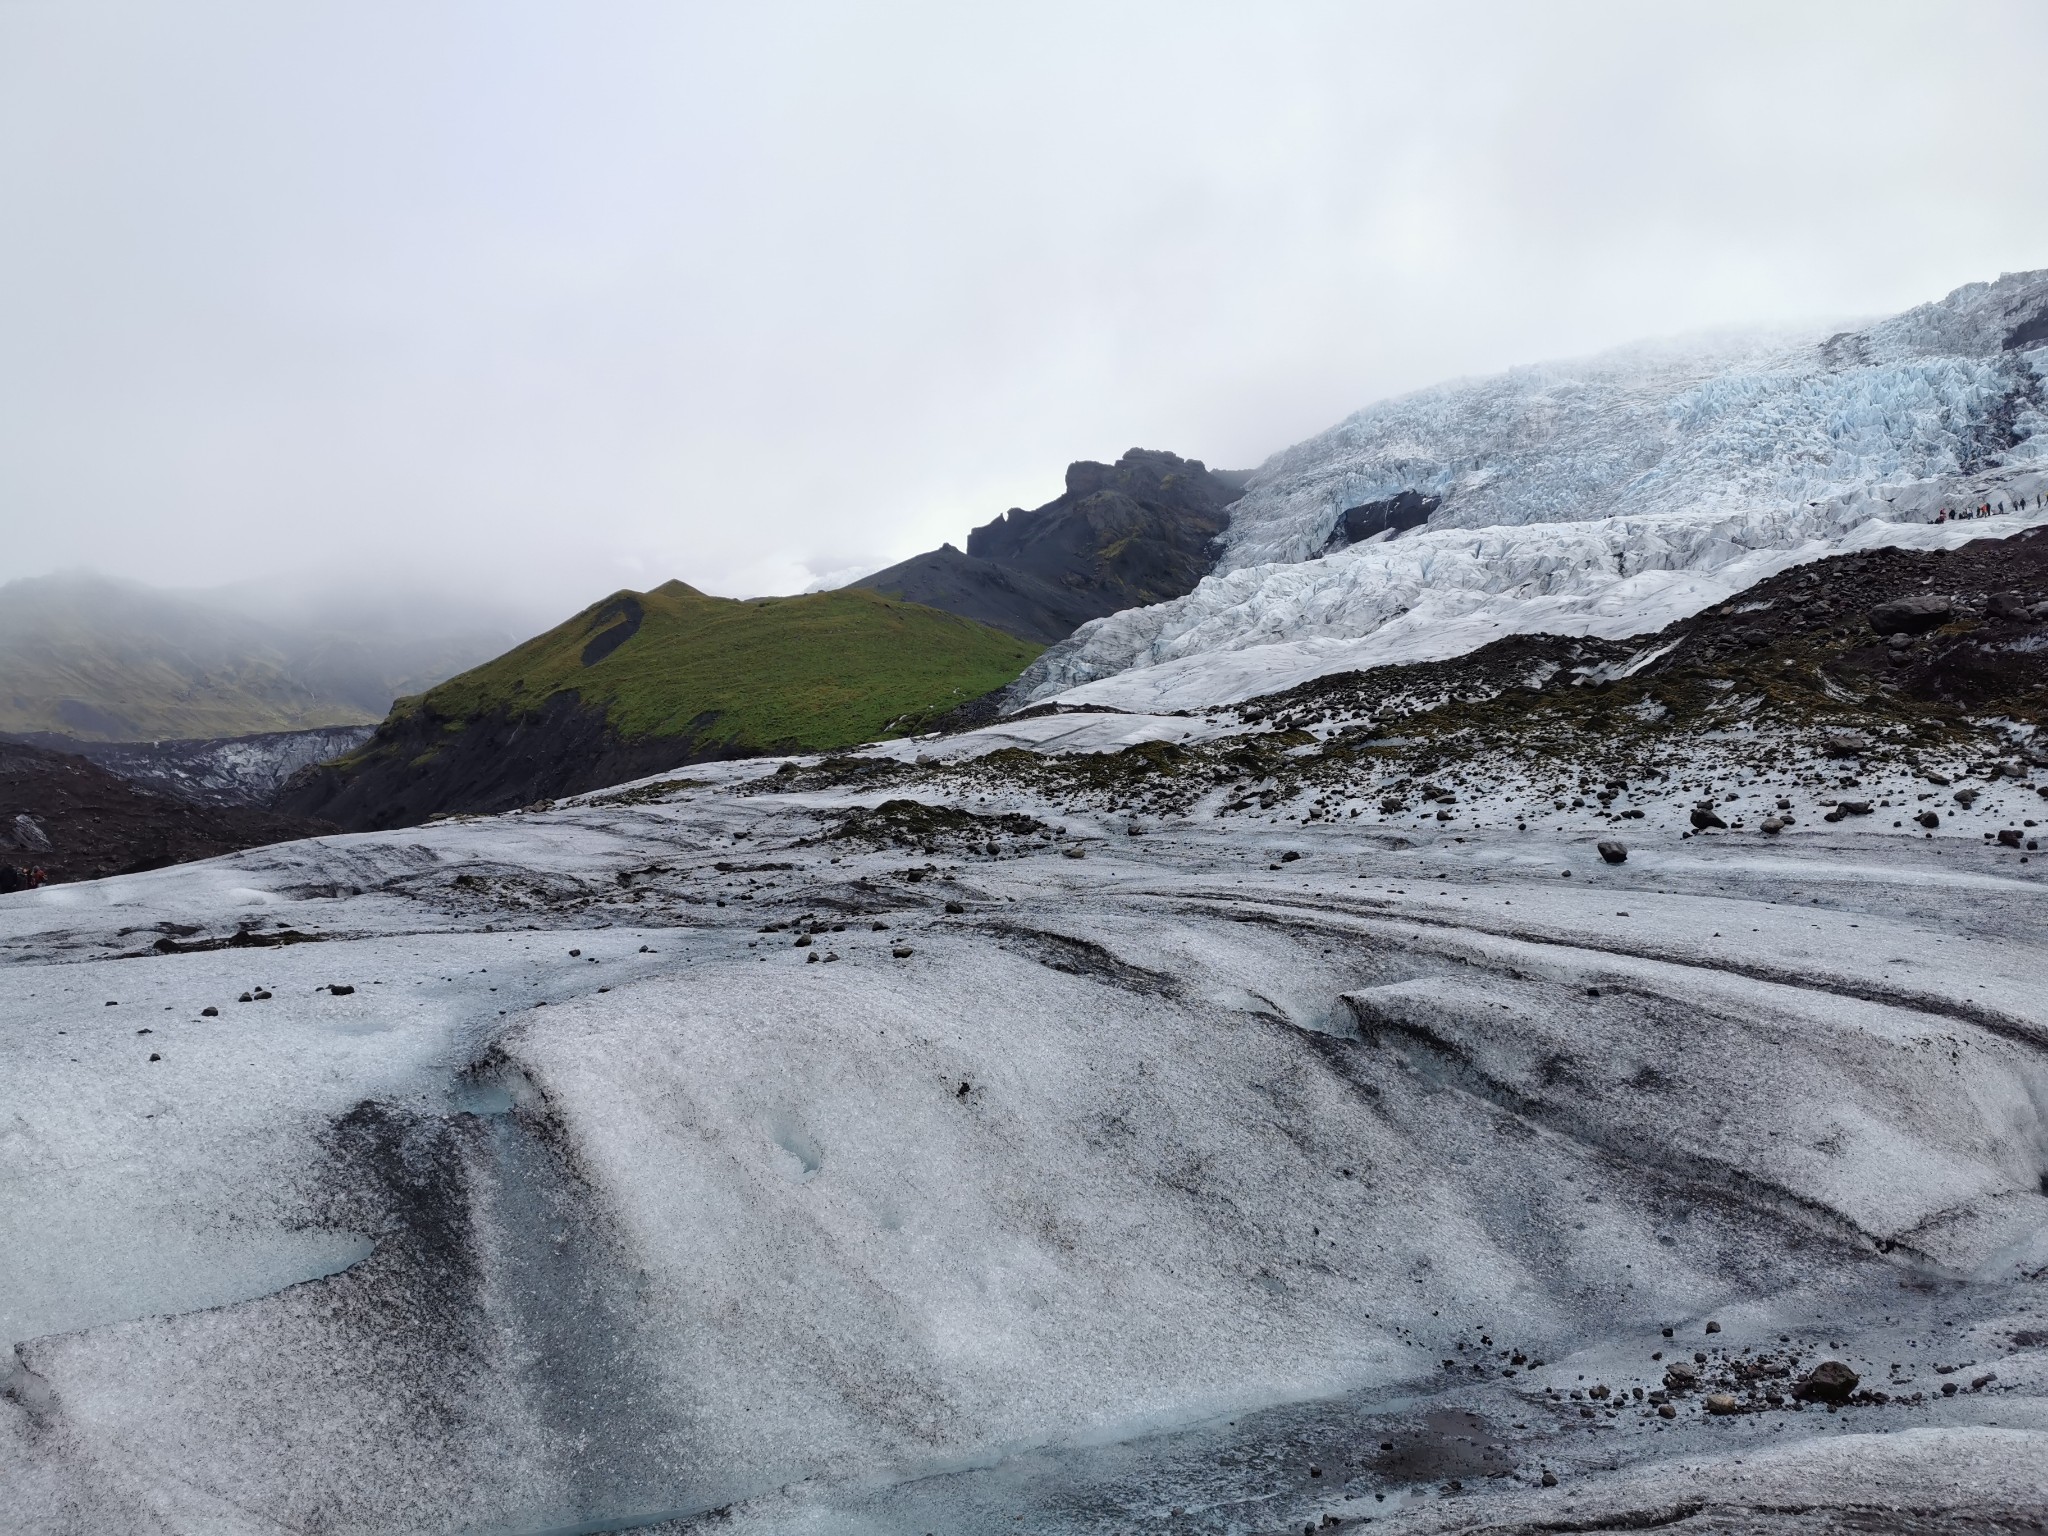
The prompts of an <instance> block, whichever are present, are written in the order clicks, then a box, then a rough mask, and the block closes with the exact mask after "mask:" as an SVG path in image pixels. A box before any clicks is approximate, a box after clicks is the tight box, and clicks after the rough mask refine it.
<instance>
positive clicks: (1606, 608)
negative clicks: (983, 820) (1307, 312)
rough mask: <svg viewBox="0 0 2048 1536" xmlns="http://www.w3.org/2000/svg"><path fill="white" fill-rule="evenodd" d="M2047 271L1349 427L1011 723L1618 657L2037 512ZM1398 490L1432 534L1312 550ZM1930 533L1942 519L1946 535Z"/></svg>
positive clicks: (1469, 390) (1293, 452) (1024, 695)
mask: <svg viewBox="0 0 2048 1536" xmlns="http://www.w3.org/2000/svg"><path fill="white" fill-rule="evenodd" d="M2044 315H2048V273H2042V272H2033V273H2023V274H2017V275H2008V276H2005V277H2002V278H2000V279H1999V280H1998V281H1997V282H1995V283H1979V284H1973V285H1971V286H1969V287H1966V288H1961V289H1958V290H1957V291H1956V292H1955V293H1953V294H1950V295H1949V296H1948V297H1947V298H1945V299H1942V300H1940V301H1938V302H1936V303H1933V304H1928V305H1924V306H1922V307H1921V308H1919V309H1915V310H1912V311H1909V312H1908V313H1906V314H1903V315H1899V316H1896V317H1894V318H1892V319H1889V320H1885V321H1881V322H1879V323H1877V324H1874V325H1870V326H1866V327H1864V328H1862V329H1859V330H1853V331H1845V332H1839V333H1836V334H1834V335H1832V336H1826V337H1818V336H1811V335H1808V336H1794V337H1778V338H1765V337H1754V336H1735V337H1712V338H1707V339H1705V340H1699V341H1693V342H1672V343H1664V344H1658V345H1645V346H1638V347H1633V348H1627V349H1623V350H1621V351H1617V352H1613V353H1608V354H1603V355H1601V356H1598V357H1594V358H1591V359H1586V360H1582V361H1579V362H1568V363H1556V364H1546V365H1541V366H1537V367H1529V368H1518V369H1514V370H1511V371H1510V372H1508V373H1506V374H1503V375H1500V376H1498V377H1496V378H1491V379H1482V380H1477V381H1465V382H1459V383H1452V384H1446V385H1442V386H1439V387H1437V388H1433V389H1427V390H1423V391H1420V392H1418V393H1416V394H1412V395H1408V396H1404V397H1402V398H1400V399H1396V400H1391V401H1387V402H1384V403H1382V404H1380V405H1376V406H1372V407H1369V408H1368V409H1366V410H1363V411H1360V412H1358V413H1357V414H1355V415H1353V416H1352V417H1350V418H1348V419H1347V420H1345V421H1344V422H1342V423H1340V424H1338V425H1337V426H1336V427H1334V428H1332V429H1331V430H1330V431H1328V432H1325V433H1323V434H1322V435H1321V436H1318V437H1315V438H1311V439H1310V440H1308V441H1307V442H1304V443H1301V444H1298V445H1297V446H1295V447H1293V448H1290V449H1287V450H1286V451H1284V452H1282V453H1280V454H1278V455H1276V456H1275V457H1274V458H1272V459H1271V460H1269V461H1268V462H1267V463H1265V464H1264V465H1262V466H1260V468H1259V469H1258V470H1257V471H1255V472H1254V473H1253V475H1252V476H1251V479H1250V481H1249V485H1248V489H1247V491H1246V494H1245V496H1244V497H1243V498H1242V499H1241V500H1240V501H1238V502H1237V503H1236V504H1235V506H1234V507H1233V508H1232V513H1231V525H1230V528H1229V529H1228V531H1227V532H1226V534H1225V535H1224V545H1223V548H1222V552H1221V555H1220V558H1219V561H1218V565H1217V569H1216V571H1215V572H1214V573H1212V574H1211V575H1210V576H1209V577H1208V578H1206V579H1205V580H1204V581H1203V582H1202V583H1201V584H1200V585H1199V586H1198V587H1197V588H1196V589H1195V591H1193V592H1192V593H1190V594H1189V595H1188V596H1186V597H1184V598H1180V599H1177V600H1175V601H1173V602H1169V603H1162V604H1158V605H1155V606H1152V607H1147V608H1137V609H1129V610H1126V611H1124V612H1122V613H1118V614H1113V615H1111V616H1110V617H1108V618H1105V619H1100V620H1096V621H1094V622H1093V623H1091V624H1089V625H1086V626H1084V627H1083V628H1082V629H1081V630H1079V631H1078V632H1077V633H1076V634H1075V635H1074V636H1073V637H1071V638H1070V639H1069V640H1067V641H1065V642H1063V643H1061V644H1060V645H1057V646H1055V647H1053V648H1052V649H1051V650H1049V651H1048V652H1046V653H1045V655H1044V656H1042V657H1040V658H1039V660H1038V661H1037V662H1036V663H1034V664H1033V666H1032V668H1031V669H1030V670H1029V671H1028V672H1027V673H1026V674H1025V676H1024V677H1023V678H1022V679H1021V680H1020V681H1019V683H1018V685H1017V687H1016V689H1015V690H1014V693H1013V698H1014V699H1015V700H1016V701H1017V702H1018V703H1019V704H1032V703H1041V702H1045V701H1048V700H1054V699H1057V700H1059V701H1061V702H1064V703H1070V704H1092V705H1096V706H1102V707H1110V708H1126V709H1159V708H1169V709H1172V708H1196V709H1199V708H1202V707H1205V706H1209V705H1215V704H1222V703H1228V702H1232V701H1234V700H1236V699H1241V698H1245V697H1249V696H1251V694H1252V693H1256V692H1262V691H1271V690H1274V689H1278V688H1283V687H1287V686H1290V685H1292V684H1294V683H1298V682H1302V681H1305V680H1306V679H1308V678H1310V677H1314V676H1318V675H1321V674H1323V673H1327V672H1332V671H1341V670H1347V669H1351V668H1357V667H1366V666H1375V665H1383V664H1386V663H1389V662H1396V661H1415V660H1425V659H1440V658H1443V657H1447V656H1453V655H1458V654H1461V653H1462V652H1464V651H1466V650H1470V649H1472V648H1473V647H1475V646H1477V645H1480V644H1483V643H1485V641H1486V640H1488V639H1493V638H1497V637H1498V636H1500V635H1502V634H1509V633H1529V632H1536V631H1548V632H1553V633H1567V634H1573V633H1576V634H1598V635H1603V636H1606V637H1608V638H1621V637H1623V636H1626V635H1630V634H1637V633H1644V632H1647V631H1650V630H1655V629H1658V628H1661V627H1662V626H1663V625H1665V624H1667V623H1669V622H1671V621H1672V620H1673V619H1676V618H1681V617H1684V616H1685V615H1687V614H1689V613H1692V612H1696V611H1698V610H1699V609H1700V608H1702V607H1705V606H1707V605H1709V604H1711V603H1714V602H1717V601H1720V600H1722V599H1723V598H1725V597H1727V596H1728V595H1730V594H1731V593H1732V592H1735V591H1739V590H1741V588H1742V587H1744V586H1747V585H1749V584H1751V583H1753V582H1754V581H1757V580H1760V579H1762V578H1763V577H1765V576H1768V575H1770V574H1773V573H1775V572H1776V571H1777V570H1780V569H1783V567H1784V565H1785V564H1787V563H1795V562H1797V561H1800V560H1805V559H1813V558H1818V557H1820V556H1822V555H1826V554H1834V553H1840V552H1842V551H1844V550H1846V549H1852V548H1859V547H1870V546H1871V545H1873V544H1876V543H1885V542H1899V541H1902V540H1911V539H1913V538H1915V537H1917V535H1916V534H1914V533H1913V532H1912V530H1915V529H1921V528H1926V527H1929V526H1934V525H1935V523H1936V519H1937V517H1938V516H1939V515H1940V514H1941V513H1942V512H1943V511H1945V510H1952V509H1953V510H1970V511H1974V510H1975V509H1976V508H1978V507H1980V506H1989V507H1991V508H1992V509H1993V511H1994V512H1996V511H1997V510H1998V509H2000V508H2001V507H2002V508H2004V509H2005V512H2006V515H2008V516H2011V515H2016V514H2017V513H2018V510H2019V506H2020V503H2021V502H2022V501H2024V502H2025V503H2026V509H2027V511H2029V512H2032V511H2036V510H2038V505H2037V503H2038V499H2039V498H2040V497H2041V496H2042V495H2043V493H2044V491H2048V436H2044V435H2043V433H2042V428H2043V426H2044V424H2048V423H2044V404H2043V395H2042V376H2043V373H2044V371H2048V328H2044V326H2043V324H2042V317H2043V316H2044ZM1404 491H1414V492H1418V493H1422V494H1425V495H1428V496H1432V497H1435V498H1438V499H1439V500H1440V503H1441V504H1440V506H1439V507H1438V508H1437V510H1436V511H1435V512H1434V513H1433V514H1432V515H1431V517H1430V519H1429V521H1428V524H1427V526H1426V527H1423V528H1419V529H1415V530H1412V531H1408V532H1405V533H1394V534H1392V535H1388V534H1379V535H1376V536H1374V537H1373V538H1372V539H1370V540H1368V541H1366V542H1364V543H1360V544H1355V545H1351V546H1349V547H1343V548H1335V549H1332V548H1331V547H1330V546H1331V544H1332V541H1333V537H1337V538H1341V535H1340V534H1339V533H1338V527H1339V523H1340V520H1341V518H1342V514H1343V512H1344V510H1345V509H1346V508H1348V507H1353V506H1359V505H1364V504H1368V503H1371V502H1375V501H1379V500H1383V499H1386V498H1388V497H1392V496H1395V495H1398V494H1400V493H1402V492H1404ZM1940 526H1942V527H1946V526H1947V525H1946V524H1942V525H1940Z"/></svg>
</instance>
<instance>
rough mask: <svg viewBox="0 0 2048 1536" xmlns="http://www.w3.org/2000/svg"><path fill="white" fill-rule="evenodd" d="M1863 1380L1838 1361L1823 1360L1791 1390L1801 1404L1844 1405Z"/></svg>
mask: <svg viewBox="0 0 2048 1536" xmlns="http://www.w3.org/2000/svg"><path fill="white" fill-rule="evenodd" d="M1862 1379H1863V1378H1862V1377H1860V1376H1858V1375H1857V1374H1856V1373H1855V1372H1854V1371H1852V1370H1850V1369H1849V1367H1848V1366H1846V1365H1844V1364H1843V1363H1842V1362H1841V1361H1839V1360H1823V1361H1821V1363H1820V1364H1819V1365H1816V1366H1815V1367H1814V1368H1813V1369H1812V1370H1810V1371H1808V1372H1807V1373H1806V1376H1805V1378H1804V1379H1803V1380H1802V1381H1801V1382H1800V1383H1799V1384H1798V1385H1797V1386H1795V1387H1794V1388H1793V1389H1792V1395H1793V1396H1794V1397H1796V1398H1798V1399H1799V1400H1800V1401H1801V1402H1802V1403H1846V1402H1847V1401H1849V1394H1850V1393H1852V1392H1854V1391H1855V1390H1856V1383H1857V1382H1859V1381H1861V1380H1862Z"/></svg>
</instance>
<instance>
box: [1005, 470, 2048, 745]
mask: <svg viewBox="0 0 2048 1536" xmlns="http://www.w3.org/2000/svg"><path fill="white" fill-rule="evenodd" d="M1932 489H1935V488H1927V487H1916V488H1908V489H1901V490H1899V491H1898V492H1896V493H1895V494H1896V500H1895V501H1893V502H1892V503H1891V504H1890V505H1887V504H1886V503H1885V502H1884V501H1881V500H1878V499H1875V498H1872V497H1868V496H1862V495H1859V496H1856V497H1852V498H1848V499H1846V500H1845V501H1843V502H1839V503H1831V504H1828V505H1826V506H1824V507H1821V508H1802V509H1798V510H1795V511H1785V512H1779V513H1750V514H1731V515H1728V516H1724V517H1718V518H1713V519H1699V518H1686V517H1680V516H1664V517H1611V518H1601V519H1598V520H1596V521H1592V522H1584V523H1550V524H1545V525H1541V526H1535V527H1524V528H1481V529H1473V530H1466V529H1459V528H1449V529H1430V530H1427V531H1426V532H1422V533H1419V534H1417V535H1415V536H1413V537H1411V538H1406V539H1400V540H1396V541H1393V542H1391V543H1385V542H1383V543H1376V544H1368V545H1364V546H1361V547H1359V548H1356V549H1352V550H1347V551H1344V552H1342V553H1340V554H1337V555H1333V556H1331V557H1329V558H1328V559H1326V560H1314V561H1304V562H1302V563H1300V564H1297V565H1265V566H1254V567H1252V568H1250V569H1247V570H1238V571H1232V572H1230V573H1228V574H1227V575H1223V576H1212V577H1210V578H1209V579H1208V580H1206V581H1204V582H1203V583H1202V585H1201V586H1200V587H1198V588H1197V589H1196V590H1195V591H1194V592H1192V593H1190V594H1189V595H1188V596H1187V597H1185V598H1182V599H1180V600H1179V601H1178V602H1173V603H1160V604H1158V605H1157V606H1155V607H1151V608H1133V609H1128V610H1126V611H1125V612H1123V613H1119V614H1116V615H1114V616H1113V617H1111V618H1108V619H1103V620H1099V621H1098V622H1097V623H1096V624H1095V625H1093V626H1090V628H1088V629H1085V630H1083V631H1081V633H1080V634H1079V635H1077V636H1076V637H1075V639H1074V640H1073V641H1070V642H1069V643H1068V644H1067V645H1065V646H1060V647H1056V648H1055V649H1053V650H1051V651H1048V652H1046V654H1045V655H1044V656H1042V657H1041V658H1039V660H1038V662H1036V663H1035V664H1034V665H1033V668H1032V671H1030V672H1028V673H1026V674H1025V682H1026V685H1027V688H1028V697H1029V699H1030V700H1031V701H1033V702H1039V701H1043V700H1045V699H1048V698H1055V697H1056V698H1058V699H1059V701H1060V702H1062V703H1066V704H1093V705H1102V706H1108V707H1110V708H1114V709H1128V710H1158V709H1164V710H1175V709H1202V708H1206V707H1211V706H1215V705H1220V704H1232V703H1236V702H1238V701H1240V700H1243V699H1248V698H1255V697H1257V696H1258V695H1260V694H1265V693H1272V692H1274V691H1276V690H1278V689H1281V688H1290V687H1293V686H1294V685H1295V684H1297V683H1302V682H1306V681H1307V680H1308V679H1310V678H1312V677H1321V676H1323V675H1325V674H1327V673H1330V672H1343V671H1352V670H1356V669H1359V668H1364V667H1379V666H1392V665H1398V664H1400V663H1403V662H1412V661H1437V660H1442V659H1444V658H1446V657H1451V656H1459V655H1463V654H1464V653H1465V652H1467V651H1471V650H1475V649H1477V648H1478V647H1479V646H1482V645H1484V644H1486V643H1487V642H1488V641H1489V640H1497V639H1499V638H1500V637H1501V636H1503V635H1509V634H1531V633H1543V634H1561V635H1598V636H1601V637H1603V638H1605V639H1622V638H1625V637H1627V636H1629V635H1639V634H1647V633H1650V632H1652V631H1655V630H1658V629H1662V628H1663V627H1664V626H1665V625H1667V624H1669V623H1671V622H1673V621H1674V620H1677V619H1681V618H1684V617H1686V616H1687V615H1689V614H1694V613H1697V612H1699V611H1700V610H1701V609H1704V608H1708V607H1711V606H1712V605H1713V604H1715V603H1717V602H1720V601H1722V600H1723V599H1725V598H1727V597H1729V596H1731V595H1732V594H1734V593H1736V592H1739V591H1742V590H1743V589H1744V588H1746V587H1750V586H1753V585H1755V584H1756V583H1757V582H1759V581H1762V580H1764V579H1765V578H1766V577H1769V576H1772V575H1775V574H1776V573H1777V572H1779V571H1781V570H1784V569H1785V568H1786V567H1788V566H1793V565H1800V564H1803V563H1805V562H1806V561H1809V560H1818V559H1821V558H1823V557H1824V556H1827V555H1837V554H1843V553H1846V552H1849V551H1852V550H1859V549H1872V548H1877V547H1879V546H1883V545H1897V546H1903V547H1907V548H1914V549H1934V548H1951V549H1952V548H1954V547H1956V546H1957V545H1959V544H1963V543H1966V542H1968V541H1969V540H1971V539H1977V538H1998V537H2003V536H2006V535H2008V534H2012V533H2016V532H2018V531H2019V530H2020V529H2021V528H2025V527H2031V526H2033V525H2034V524H2036V523H2038V522H2040V521H2042V520H2044V519H2048V510H2044V509H2043V508H2042V507H2041V506H2039V505H2030V506H2029V508H2028V509H2027V510H2026V511H2025V512H2015V513H2008V514H2005V515H2003V516H1995V517H1992V518H1990V519H1980V520H1972V521H1964V522H1950V523H1941V524H1933V523H1923V522H1895V521H1892V520H1891V517H1893V516H1896V515H1897V514H1898V511H1899V509H1901V508H1905V507H1908V506H1913V507H1917V506H1918V505H1919V504H1920V503H1921V502H1923V501H1927V500H1930V499H1934V498H1933V497H1932V496H1931V494H1930V492H1931V490H1932ZM2044 494H2048V475H2044V474H2040V473H2030V474H2026V475H2022V476H2016V477H2014V478H2013V479H2012V480H2011V482H2010V483H2009V484H2008V485H2007V486H2005V487H2003V488H2001V491H2000V495H2001V497H2020V496H2024V497H2026V498H2027V499H2028V500H2029V502H2034V501H2035V500H2036V498H2038V497H2040V496H2042V495H2044ZM1946 504H1947V503H1946V502H1944V505H1946ZM1880 513H1883V514H1886V515H1880Z"/></svg>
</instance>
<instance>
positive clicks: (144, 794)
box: [0, 741, 336, 881]
mask: <svg viewBox="0 0 2048 1536" xmlns="http://www.w3.org/2000/svg"><path fill="white" fill-rule="evenodd" d="M19 817H25V818H26V819H27V825H25V826H24V825H21V824H20V823H18V822H17V818H19ZM334 830H336V829H335V828H334V827H333V826H332V825H331V824H329V823H327V822H324V821H315V820H312V819H310V818H305V817H296V816H285V815H278V814H275V813H273V812H270V811H262V810H255V809H251V808H247V807H240V806H216V805H195V804H193V803H192V802H190V801H188V800H180V799H177V798H175V797H173V796H170V795H160V794H151V793H149V792H148V791H147V790H144V789H140V788H138V787H136V786H135V785H133V784H130V783H128V782H127V781H126V780H124V779H120V778H117V777H115V775H113V774H111V773H109V772H107V770H106V769H104V768H101V767H100V766H98V765H97V764H95V763H90V762H87V761H86V760H85V759H84V758H82V757H76V756H70V755H66V754H63V753H58V752H51V751H47V750H45V749H44V748H42V747H32V746H29V745H27V744H26V743H23V742H18V741H0V864H7V865H10V866H12V867H14V868H16V869H25V868H27V867H28V866H30V865H40V866H41V867H42V868H43V869H45V870H46V871H48V873H49V876H50V879H51V880H52V881H62V880H96V879H98V878H99V877H101V876H102V875H119V874H132V873H134V872H136V871H137V870H144V869H157V868H160V867H161V866H163V865H165V864H182V863H185V862H187V861H189V860H192V859H210V858H213V857H214V856H215V855H216V854H222V853H233V852H234V851H235V850H237V849H239V848H254V847H258V846H260V845H262V844H264V843H282V842H289V841H291V840H292V839H294V838H300V837H316V836H319V835H320V834H321V833H325V832H332V831H334ZM44 843H47V844H48V846H47V847H44V846H42V844H44Z"/></svg>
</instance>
